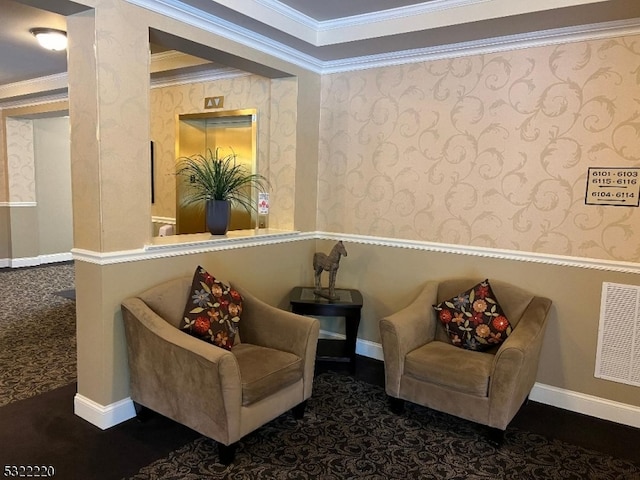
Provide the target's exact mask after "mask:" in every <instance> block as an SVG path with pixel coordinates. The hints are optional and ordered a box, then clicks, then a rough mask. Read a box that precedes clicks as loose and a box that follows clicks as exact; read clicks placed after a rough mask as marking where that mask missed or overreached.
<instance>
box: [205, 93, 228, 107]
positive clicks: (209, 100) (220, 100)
mask: <svg viewBox="0 0 640 480" xmlns="http://www.w3.org/2000/svg"><path fill="white" fill-rule="evenodd" d="M223 106H224V96H219V97H205V99H204V108H222V107H223Z"/></svg>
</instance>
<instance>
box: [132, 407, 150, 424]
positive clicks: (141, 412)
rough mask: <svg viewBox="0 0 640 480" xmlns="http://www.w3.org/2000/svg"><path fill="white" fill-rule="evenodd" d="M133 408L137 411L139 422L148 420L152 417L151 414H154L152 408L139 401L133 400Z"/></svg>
mask: <svg viewBox="0 0 640 480" xmlns="http://www.w3.org/2000/svg"><path fill="white" fill-rule="evenodd" d="M133 408H134V409H135V411H136V419H137V420H138V421H139V422H142V423H144V422H146V421H147V420H149V418H151V416H152V415H153V412H152V411H151V410H149V409H148V408H147V407H145V406H144V405H140V404H139V403H137V402H133Z"/></svg>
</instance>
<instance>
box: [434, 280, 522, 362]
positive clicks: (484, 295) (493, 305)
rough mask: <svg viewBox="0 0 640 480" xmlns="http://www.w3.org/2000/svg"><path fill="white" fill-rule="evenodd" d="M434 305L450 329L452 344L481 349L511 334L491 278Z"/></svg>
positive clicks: (447, 328) (509, 325) (502, 340)
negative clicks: (492, 286)
mask: <svg viewBox="0 0 640 480" xmlns="http://www.w3.org/2000/svg"><path fill="white" fill-rule="evenodd" d="M433 308H434V309H435V310H436V312H437V314H438V318H439V319H440V321H441V322H442V324H443V325H444V327H445V329H446V330H447V334H448V335H449V338H450V339H451V343H453V344H454V345H455V346H457V347H462V348H466V349H467V350H475V351H479V352H481V351H483V350H488V349H489V348H491V347H493V346H495V345H500V344H501V343H502V342H504V341H505V340H506V338H507V337H508V336H509V335H510V334H511V324H510V323H509V320H507V317H506V316H505V314H504V312H503V310H502V307H500V304H499V303H498V299H497V298H496V296H495V294H494V293H493V290H492V289H491V285H490V284H489V280H485V281H484V282H480V283H479V284H477V285H475V286H473V287H472V288H470V289H469V290H467V291H466V292H462V293H460V294H458V295H456V296H455V297H453V298H451V299H449V300H445V301H444V302H441V303H439V304H438V305H434V306H433Z"/></svg>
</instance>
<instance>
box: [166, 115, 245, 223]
mask: <svg viewBox="0 0 640 480" xmlns="http://www.w3.org/2000/svg"><path fill="white" fill-rule="evenodd" d="M256 116H257V115H256V110H255V109H243V110H229V111H225V112H210V113H196V114H184V115H178V120H177V124H178V125H177V129H178V132H177V135H176V153H177V158H180V157H188V156H191V155H194V154H203V155H204V154H205V152H207V151H208V150H209V149H211V150H212V151H213V152H215V150H216V148H218V149H219V154H220V156H224V155H228V154H231V153H232V152H235V154H236V159H237V161H238V163H240V164H243V165H244V166H245V168H246V169H247V170H248V171H249V172H251V173H256V171H257V165H256V145H257V118H256ZM188 181H189V180H188V179H185V178H183V177H181V176H176V233H177V234H185V233H204V232H208V230H207V225H206V220H205V213H204V212H205V208H204V202H202V203H195V204H191V205H183V199H184V195H185V191H186V188H187V182H188ZM256 194H257V193H256V192H251V195H252V197H253V196H255V195H256ZM253 200H254V201H255V199H253ZM256 222H257V218H256V215H255V213H253V212H251V213H248V212H247V211H246V210H245V209H243V208H242V207H234V206H232V208H231V220H230V222H229V230H245V229H252V228H255V226H256Z"/></svg>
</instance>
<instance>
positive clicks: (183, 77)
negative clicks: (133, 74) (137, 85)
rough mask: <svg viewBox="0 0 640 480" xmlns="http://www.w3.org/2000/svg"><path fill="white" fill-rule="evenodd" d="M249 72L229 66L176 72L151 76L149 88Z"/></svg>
mask: <svg viewBox="0 0 640 480" xmlns="http://www.w3.org/2000/svg"><path fill="white" fill-rule="evenodd" d="M250 75H251V74H250V73H249V72H244V71H241V70H237V69H235V68H231V67H224V68H215V69H213V70H208V71H202V72H191V73H186V74H180V73H177V74H175V75H164V76H162V77H160V78H153V77H152V78H151V88H163V87H173V86H176V85H186V84H189V83H199V82H202V83H205V82H214V81H216V80H225V79H229V78H239V77H247V76H250Z"/></svg>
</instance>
